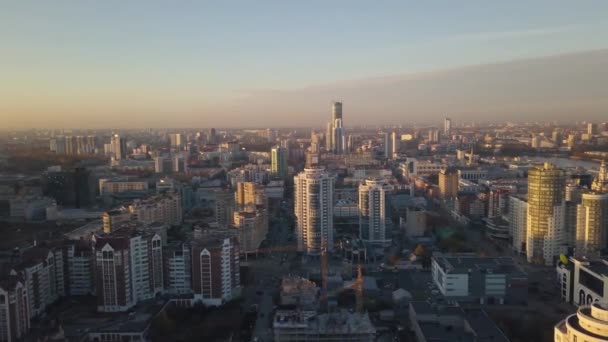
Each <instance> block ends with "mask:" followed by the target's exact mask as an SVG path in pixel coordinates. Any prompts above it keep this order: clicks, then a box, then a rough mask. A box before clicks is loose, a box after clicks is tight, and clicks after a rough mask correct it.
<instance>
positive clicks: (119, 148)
mask: <svg viewBox="0 0 608 342" xmlns="http://www.w3.org/2000/svg"><path fill="white" fill-rule="evenodd" d="M110 145H111V146H112V153H113V155H114V159H116V160H120V159H127V141H126V140H125V139H124V138H121V137H120V136H119V135H118V134H114V135H112V137H111V138H110Z"/></svg>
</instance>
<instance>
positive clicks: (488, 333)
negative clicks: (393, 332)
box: [409, 301, 509, 342]
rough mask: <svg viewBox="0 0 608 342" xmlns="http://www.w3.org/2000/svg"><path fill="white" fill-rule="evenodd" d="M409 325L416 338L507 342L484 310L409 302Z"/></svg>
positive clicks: (423, 339)
mask: <svg viewBox="0 0 608 342" xmlns="http://www.w3.org/2000/svg"><path fill="white" fill-rule="evenodd" d="M409 319H410V326H411V327H412V330H413V331H414V334H415V335H416V341H419V342H427V341H429V342H430V341H484V342H509V339H508V338H507V337H506V336H505V335H504V333H503V332H502V331H501V330H500V328H498V326H496V324H495V323H494V322H493V321H492V319H490V317H489V316H488V315H487V314H486V312H485V311H483V310H478V309H477V310H476V309H469V310H464V309H463V308H462V307H460V306H457V305H437V304H431V303H430V302H420V301H417V302H410V304H409Z"/></svg>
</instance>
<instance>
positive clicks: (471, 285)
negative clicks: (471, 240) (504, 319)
mask: <svg viewBox="0 0 608 342" xmlns="http://www.w3.org/2000/svg"><path fill="white" fill-rule="evenodd" d="M431 272H432V276H433V283H434V284H435V285H436V286H437V288H438V289H439V291H440V292H441V294H442V295H443V296H444V297H445V298H446V299H447V300H448V301H470V302H479V303H481V304H522V303H525V302H527V294H528V276H527V275H526V274H525V273H524V272H523V271H522V270H521V269H519V267H517V265H516V263H515V262H514V261H513V259H512V258H508V257H477V256H473V255H469V254H450V255H442V254H439V255H436V256H433V258H432V265H431Z"/></svg>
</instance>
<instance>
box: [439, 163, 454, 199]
mask: <svg viewBox="0 0 608 342" xmlns="http://www.w3.org/2000/svg"><path fill="white" fill-rule="evenodd" d="M458 182H459V176H458V170H456V169H454V168H446V169H444V170H441V171H440V172H439V194H440V195H441V197H443V198H454V197H456V196H457V195H458Z"/></svg>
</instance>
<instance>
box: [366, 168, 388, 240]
mask: <svg viewBox="0 0 608 342" xmlns="http://www.w3.org/2000/svg"><path fill="white" fill-rule="evenodd" d="M391 191H392V186H391V185H390V184H388V183H387V182H386V181H385V180H384V179H367V180H365V183H363V184H361V185H359V237H360V238H361V239H362V240H364V241H369V242H373V243H379V244H386V243H390V238H387V226H388V227H390V217H388V195H389V193H390V192H391Z"/></svg>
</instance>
